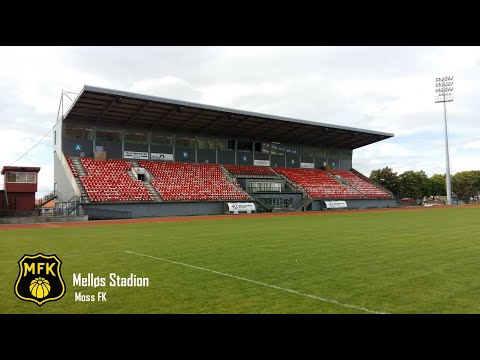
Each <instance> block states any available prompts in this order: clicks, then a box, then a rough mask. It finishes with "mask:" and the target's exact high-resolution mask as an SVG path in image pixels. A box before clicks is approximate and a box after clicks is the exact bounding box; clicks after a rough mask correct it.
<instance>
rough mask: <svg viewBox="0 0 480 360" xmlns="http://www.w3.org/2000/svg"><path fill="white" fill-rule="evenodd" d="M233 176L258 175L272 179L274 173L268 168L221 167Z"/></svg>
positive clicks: (247, 166) (246, 166)
mask: <svg viewBox="0 0 480 360" xmlns="http://www.w3.org/2000/svg"><path fill="white" fill-rule="evenodd" d="M223 167H224V168H225V169H227V170H228V171H229V172H230V173H232V174H233V175H260V176H271V177H274V176H275V175H277V174H275V172H274V171H273V170H272V169H270V168H269V167H268V166H249V165H223Z"/></svg>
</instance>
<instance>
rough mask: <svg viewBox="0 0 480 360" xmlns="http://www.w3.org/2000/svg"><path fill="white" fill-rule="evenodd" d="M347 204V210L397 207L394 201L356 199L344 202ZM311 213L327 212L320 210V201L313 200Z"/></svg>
mask: <svg viewBox="0 0 480 360" xmlns="http://www.w3.org/2000/svg"><path fill="white" fill-rule="evenodd" d="M345 201H346V202H347V209H378V208H396V207H398V205H397V203H396V202H395V200H394V199H358V200H345ZM311 206H312V209H311V210H313V211H318V210H327V209H322V207H323V205H322V201H321V200H314V201H313V202H312V205H311Z"/></svg>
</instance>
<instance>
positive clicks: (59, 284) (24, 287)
mask: <svg viewBox="0 0 480 360" xmlns="http://www.w3.org/2000/svg"><path fill="white" fill-rule="evenodd" d="M18 265H19V266H20V272H19V274H18V279H17V282H16V283H15V294H16V295H17V296H18V297H19V298H20V299H22V300H25V301H33V302H34V303H36V304H37V305H38V306H41V305H42V304H44V303H46V302H47V301H53V300H58V299H60V298H61V297H62V296H63V295H65V290H66V288H65V283H64V282H63V278H62V274H61V272H60V266H61V265H62V262H61V261H60V259H59V258H58V257H57V256H56V255H44V254H42V253H38V254H37V255H24V256H23V257H22V258H21V259H20V260H19V261H18Z"/></svg>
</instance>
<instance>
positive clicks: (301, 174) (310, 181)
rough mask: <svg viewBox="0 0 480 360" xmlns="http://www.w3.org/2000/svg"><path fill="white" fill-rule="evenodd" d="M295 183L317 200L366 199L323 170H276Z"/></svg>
mask: <svg viewBox="0 0 480 360" xmlns="http://www.w3.org/2000/svg"><path fill="white" fill-rule="evenodd" d="M274 170H275V171H276V172H278V173H280V174H283V175H285V176H286V177H287V178H289V179H290V180H292V181H293V182H295V183H297V184H299V185H300V186H301V187H303V188H304V189H305V191H306V192H307V193H308V195H310V196H311V197H313V198H316V199H331V200H334V199H364V196H363V195H362V194H360V193H359V192H357V191H355V190H354V189H352V188H351V187H349V186H347V185H345V184H341V183H340V182H338V181H336V180H335V179H333V178H332V177H330V176H329V175H328V173H326V172H325V171H323V170H318V169H292V168H274Z"/></svg>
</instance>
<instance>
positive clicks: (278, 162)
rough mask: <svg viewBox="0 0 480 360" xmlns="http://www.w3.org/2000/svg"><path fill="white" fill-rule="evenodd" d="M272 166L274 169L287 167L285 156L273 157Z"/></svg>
mask: <svg viewBox="0 0 480 360" xmlns="http://www.w3.org/2000/svg"><path fill="white" fill-rule="evenodd" d="M270 165H271V166H272V167H285V155H271V159H270Z"/></svg>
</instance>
